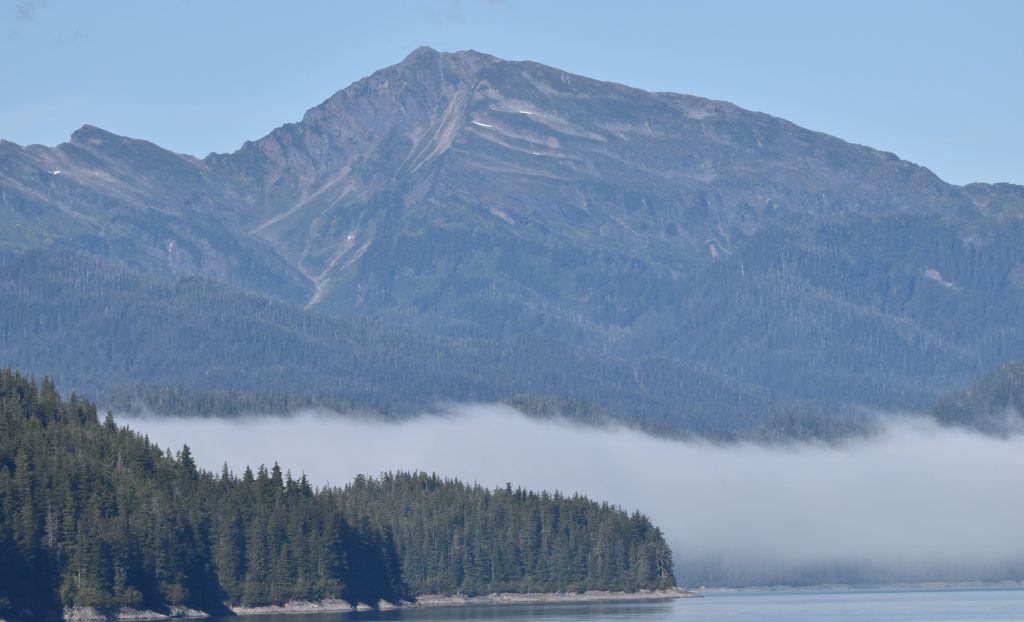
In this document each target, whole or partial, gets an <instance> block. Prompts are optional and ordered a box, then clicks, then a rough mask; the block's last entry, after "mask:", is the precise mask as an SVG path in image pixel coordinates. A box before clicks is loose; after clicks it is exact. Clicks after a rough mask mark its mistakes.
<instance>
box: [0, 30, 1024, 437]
mask: <svg viewBox="0 0 1024 622" xmlns="http://www.w3.org/2000/svg"><path fill="white" fill-rule="evenodd" d="M0 217H2V218H3V219H4V220H5V221H6V222H7V223H8V226H7V227H5V230H4V233H2V234H0V252H7V253H25V252H34V251H40V250H45V249H54V250H60V251H74V252H81V253H86V254H88V255H92V256H96V257H98V258H100V259H102V260H104V261H112V262H114V263H115V264H118V265H121V266H124V267H127V268H129V269H131V270H137V271H139V272H140V273H142V274H145V275H148V276H150V277H158V278H168V277H173V276H185V275H198V276H201V277H204V278H209V279H213V280H215V281H218V282H223V283H224V284H225V285H229V286H231V287H235V288H241V289H243V290H247V291H249V292H255V293H260V294H263V295H267V296H270V297H274V298H278V299H281V300H283V301H285V302H287V303H290V304H293V305H297V306H299V307H305V308H307V309H311V310H317V311H321V312H329V313H342V314H350V315H364V316H370V317H373V318H378V319H382V320H385V321H388V322H395V323H398V324H401V325H404V326H407V327H409V329H410V330H415V331H426V332H428V333H430V334H432V335H438V336H440V337H442V338H446V339H454V340H456V342H458V340H462V339H476V340H485V341H487V342H488V343H491V344H493V346H488V347H489V348H490V347H497V348H499V349H500V348H501V344H504V343H510V340H513V341H514V340H516V339H521V338H522V337H523V336H528V338H529V339H531V340H536V341H538V342H540V343H546V344H548V347H549V348H550V351H551V356H552V357H554V358H558V357H560V356H562V355H563V354H564V353H566V352H568V351H570V350H571V351H576V350H578V349H581V348H582V349H585V350H588V351H590V352H591V353H592V356H594V357H595V359H596V358H599V357H600V356H603V355H602V354H601V353H604V355H607V356H610V357H613V358H616V359H617V360H621V361H632V363H631V365H632V367H633V369H632V372H631V373H629V372H627V373H626V374H625V375H624V376H623V378H621V380H620V384H621V390H622V391H623V392H624V393H623V395H626V394H629V395H632V394H633V393H634V392H635V393H637V394H642V393H643V392H644V391H645V387H649V386H650V384H651V383H652V382H655V380H654V379H655V378H658V380H657V382H658V383H659V386H660V385H661V384H663V383H665V382H668V380H667V377H664V378H663V377H662V376H664V375H665V374H666V370H667V369H670V368H671V369H675V366H678V365H682V366H683V367H686V368H689V369H692V370H701V371H700V373H701V374H702V375H705V376H706V377H715V378H720V379H722V381H723V382H724V383H725V384H732V385H734V386H735V387H753V388H756V389H757V390H760V389H764V390H766V391H768V392H771V393H773V394H780V395H782V396H786V397H788V398H792V399H794V400H798V401H799V400H812V401H819V400H821V401H823V403H826V404H846V405H867V406H871V407H885V408H889V407H891V408H908V407H916V406H919V405H922V404H925V403H927V402H929V401H930V400H931V399H932V398H934V397H935V396H936V395H938V394H939V393H942V392H944V391H945V390H948V389H949V388H951V387H954V386H961V385H963V384H965V383H966V382H967V381H968V380H970V379H972V378H974V377H978V376H980V375H981V374H982V373H984V372H985V371H987V370H988V369H991V368H992V367H995V366H997V365H998V364H1000V363H1003V362H1005V361H1007V360H1012V359H1014V358H1020V357H1022V356H1024V335H1021V334H1019V333H1020V331H1018V330H1017V329H1016V322H1015V320H1014V318H1015V317H1019V314H1020V312H1021V311H1022V310H1024V253H1022V251H1021V250H1020V245H1019V240H1020V239H1021V238H1020V236H1021V235H1022V231H1024V188H1021V187H1019V186H1013V185H1010V184H971V185H968V186H963V187H960V186H954V185H950V184H947V183H945V182H943V181H942V180H941V179H939V178H938V177H936V176H935V175H934V174H933V173H931V172H930V171H929V170H928V169H926V168H924V167H921V166H918V165H916V164H912V163H909V162H906V161H903V160H900V159H899V158H898V157H896V156H895V155H893V154H889V153H885V152H881V151H877V150H874V149H871V148H869V147H864V146H859V145H853V144H850V143H847V142H844V141H842V140H840V139H838V138H834V137H831V136H828V135H825V134H821V133H818V132H813V131H809V130H806V129H803V128H800V127H798V126H796V125H794V124H792V123H789V122H787V121H785V120H782V119H778V118H775V117H772V116H770V115H767V114H762V113H755V112H750V111H746V110H743V109H741V108H739V107H737V106H734V105H732V104H729V103H726V102H720V101H713V100H707V99H702V98H699V97H694V96H689V95H679V94H673V93H648V92H645V91H641V90H638V89H633V88H629V87H626V86H622V85H617V84H611V83H607V82H600V81H596V80H592V79H589V78H585V77H581V76H576V75H572V74H569V73H566V72H562V71H560V70H557V69H554V68H551V67H546V66H544V65H540V64H537V63H533V62H510V61H504V60H501V59H498V58H495V57H493V56H488V55H486V54H481V53H478V52H473V51H466V52H456V53H440V52H437V51H435V50H431V49H429V48H420V49H418V50H416V51H414V52H413V53H412V54H410V55H409V56H408V57H407V58H406V59H405V60H403V61H402V62H401V63H399V64H397V65H394V66H392V67H388V68H385V69H382V70H380V71H378V72H376V73H374V74H373V75H371V76H369V77H368V78H365V79H363V80H360V81H358V82H356V83H354V84H352V85H351V86H349V87H347V88H345V89H343V90H341V91H339V92H338V93H336V94H335V95H333V96H332V97H330V98H329V99H327V100H326V101H325V102H323V103H322V104H320V105H319V106H317V107H315V108H312V109H310V110H309V111H308V112H307V113H306V114H305V115H304V116H303V118H302V119H301V120H300V121H298V122H296V123H290V124H286V125H284V126H282V127H280V128H278V129H276V130H274V131H272V132H271V133H270V134H268V135H267V136H265V137H263V138H261V139H259V140H255V141H252V142H247V143H246V144H245V145H243V146H242V147H241V148H240V149H239V150H238V151H236V152H234V153H231V154H211V155H209V156H207V157H206V158H204V159H201V160H200V159H197V158H193V157H191V156H186V155H179V154H173V153H170V152H168V151H166V150H163V149H161V148H159V147H157V146H156V145H153V144H151V143H147V142H145V141H138V140H133V139H129V138H124V137H119V136H116V135H113V134H110V133H108V132H104V131H103V130H100V129H98V128H93V127H90V126H85V127H83V128H82V129H80V130H78V131H77V132H75V134H74V135H73V136H72V137H71V140H70V142H68V143H65V144H62V145H59V146H57V147H54V148H47V147H41V146H28V147H24V148H23V147H20V146H17V145H14V144H13V143H9V142H2V143H0ZM16 263H17V262H11V263H9V264H8V265H15V264H16ZM8 278H9V279H15V280H16V279H17V276H16V275H9V276H8ZM588 356H590V355H588ZM553 360H554V359H553ZM215 362H216V361H196V364H197V365H199V366H202V365H209V364H215ZM11 363H12V364H19V361H11ZM267 364H268V365H269V364H270V363H269V362H268V363H267ZM510 364H512V365H516V364H519V365H522V364H524V362H523V361H520V363H515V362H511V361H510ZM22 366H24V364H22ZM47 371H50V372H52V373H57V374H58V376H60V373H61V370H59V369H53V368H49V369H48V370H47ZM139 380H140V381H145V380H147V379H146V378H140V379H139ZM228 384H229V385H230V384H231V383H230V382H228ZM555 384H557V383H555ZM570 384H571V385H572V386H573V387H574V388H572V389H571V390H569V393H571V395H559V397H572V398H574V399H575V398H584V399H585V398H587V397H588V393H587V389H586V388H585V386H586V382H585V379H582V378H578V379H576V381H575V382H573V383H570ZM223 388H225V389H232V388H235V387H233V386H225V387H223ZM529 390H530V391H532V390H533V388H529ZM745 392H747V389H746V388H744V389H743V390H737V391H727V392H726V393H729V394H738V393H745ZM454 393H455V394H453V395H452V396H451V397H452V399H464V398H466V397H467V396H468V394H467V395H462V394H459V392H458V391H455V392H454ZM590 397H593V396H590ZM625 401H627V402H628V400H625ZM659 408H661V409H662V410H664V408H665V407H664V406H662V407H659ZM680 408H681V409H682V410H685V409H686V406H685V405H682V406H680ZM670 410H671V409H670ZM662 416H663V417H664V418H665V419H667V420H673V419H677V418H679V417H684V416H685V413H680V412H664V413H662Z"/></svg>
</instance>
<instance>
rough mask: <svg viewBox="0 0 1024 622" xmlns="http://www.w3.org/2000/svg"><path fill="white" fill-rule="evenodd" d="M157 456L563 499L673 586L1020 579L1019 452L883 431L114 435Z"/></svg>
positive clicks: (262, 430)
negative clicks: (617, 525) (651, 562)
mask: <svg viewBox="0 0 1024 622" xmlns="http://www.w3.org/2000/svg"><path fill="white" fill-rule="evenodd" d="M118 420H119V422H120V423H122V424H127V425H129V426H130V427H131V428H132V429H134V430H137V431H141V432H144V433H146V434H148V435H149V436H150V438H151V440H154V441H156V442H158V443H159V444H160V445H161V446H162V447H168V446H169V447H171V448H173V449H179V448H180V447H181V445H182V444H185V443H187V444H188V445H189V447H191V449H192V451H193V454H194V455H195V458H196V460H197V462H198V463H199V464H200V465H201V466H203V467H205V468H207V469H209V470H213V471H219V469H220V467H221V465H222V464H223V462H225V461H226V462H227V463H228V465H229V467H230V468H231V469H232V470H233V471H235V472H236V473H240V472H241V471H242V470H244V468H245V466H246V465H252V466H253V467H256V466H258V465H260V464H268V465H269V464H272V463H273V462H274V461H277V462H278V463H280V464H281V466H282V468H285V469H290V470H291V472H292V473H293V475H295V476H296V477H297V476H298V475H299V474H300V473H303V472H304V473H305V474H306V475H307V476H309V478H310V480H311V482H313V483H314V484H318V485H326V484H332V485H343V484H345V483H347V482H348V481H350V480H351V479H352V478H353V477H355V476H356V475H357V474H360V473H364V474H371V475H375V474H379V473H381V472H384V471H389V470H423V471H428V472H436V473H438V474H440V475H442V476H450V477H458V478H459V479H462V480H464V481H468V482H478V483H480V484H482V485H484V486H488V487H494V486H499V485H500V486H504V485H505V483H506V482H511V483H512V485H513V486H522V487H525V488H530V489H534V490H540V489H546V490H549V491H553V490H559V491H562V492H563V493H569V494H571V493H573V492H580V493H582V494H586V495H587V496H589V497H591V498H592V499H596V500H607V501H609V502H611V503H614V504H616V505H619V506H622V507H623V508H625V509H627V510H630V511H632V510H635V509H639V510H640V511H641V512H643V513H645V514H647V515H648V516H650V517H651V519H652V520H653V521H654V523H655V524H656V525H658V526H660V527H661V528H662V530H663V531H664V533H665V536H666V539H667V540H668V542H669V544H670V545H671V546H672V549H673V552H674V554H675V556H676V564H677V578H678V579H679V581H680V583H683V584H687V585H691V586H697V585H755V584H757V585H766V584H791V585H795V584H809V583H829V582H844V583H846V582H850V583H862V582H887V581H929V580H941V581H968V580H986V581H992V580H1000V579H1018V580H1019V579H1024V537H1021V535H1020V534H1021V528H1022V527H1021V526H1022V525H1024V436H1013V437H1010V438H1007V439H999V438H993V437H988V436H984V435H981V434H977V433H973V432H968V431H965V430H959V429H949V428H942V427H939V426H937V425H935V424H933V423H930V422H929V421H927V420H922V419H915V418H908V417H887V418H885V421H886V423H885V426H884V431H883V432H882V433H881V434H879V435H877V436H875V437H872V438H869V439H856V440H852V441H849V442H847V443H845V444H843V445H841V446H827V445H820V444H793V445H786V446H758V445H752V444H731V445H716V444H711V443H707V442H702V441H678V440H665V439H659V438H654V437H652V436H649V435H646V434H643V433H641V432H636V431H633V430H629V429H625V428H622V427H583V426H578V425H574V424H571V423H568V422H565V421H561V420H538V419H533V418H529V417H525V416H523V415H522V414H520V413H518V412H516V411H515V410H513V409H511V408H508V407H504V406H489V405H467V406H455V407H451V408H449V409H447V410H446V412H444V413H440V414H433V415H423V416H420V417H416V418H413V419H409V420H404V421H399V422H382V421H379V420H375V419H372V418H361V417H352V416H340V415H336V414H333V413H314V412H306V413H300V414H296V415H293V416H287V417H285V416H282V417H269V416H254V417H246V418H235V419H216V418H214V419H195V418H188V419H185V418H173V417H172V418H129V417H119V418H118Z"/></svg>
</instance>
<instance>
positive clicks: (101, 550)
mask: <svg viewBox="0 0 1024 622" xmlns="http://www.w3.org/2000/svg"><path fill="white" fill-rule="evenodd" d="M0 559H2V560H3V563H2V564H0V615H3V616H12V615H17V614H19V612H24V611H26V610H29V611H32V612H35V613H36V614H50V613H55V612H57V611H59V610H60V609H61V608H62V607H64V606H69V605H79V606H95V607H100V608H111V607H117V606H121V605H131V606H135V607H146V608H151V609H156V610H160V609H162V608H164V607H167V606H169V605H187V606H191V607H195V608H198V609H202V610H205V611H210V612H218V611H221V612H223V611H225V609H224V603H229V604H250V605H256V604H269V603H281V602H284V601H287V600H290V599H308V600H315V599H324V598H342V599H345V600H348V601H350V602H368V603H376V602H377V601H378V600H379V599H385V600H389V601H396V600H400V599H403V598H410V597H413V596H415V595H416V594H421V593H424V592H428V591H429V592H434V591H437V592H462V593H466V594H476V593H482V592H490V591H494V590H510V591H523V590H534V591H536V590H581V589H592V588H600V589H613V590H637V589H641V588H661V587H668V586H672V585H674V584H675V580H674V577H673V575H672V557H671V552H670V551H669V549H668V547H667V545H666V544H665V542H664V539H663V538H662V535H661V533H660V531H659V530H658V529H657V528H655V527H653V526H652V525H651V524H650V522H649V521H648V519H647V518H646V517H644V516H642V515H639V514H633V515H627V514H626V513H625V512H623V511H622V510H620V509H618V508H615V507H610V506H608V505H599V504H596V503H594V502H592V501H589V500H587V499H585V498H582V497H578V496H574V497H565V496H562V495H558V494H554V495H549V494H547V493H541V494H536V493H531V492H526V491H522V490H512V489H511V487H509V488H507V489H499V490H496V491H494V492H490V491H487V490H484V489H482V488H480V487H478V486H468V485H465V484H462V483H460V482H458V481H456V480H442V479H439V478H438V477H436V476H427V475H423V474H408V473H397V474H385V475H383V476H382V477H381V478H380V479H367V478H363V477H360V478H358V479H357V480H356V481H355V483H353V484H351V485H349V486H347V487H345V488H341V489H338V488H326V489H319V490H317V489H314V488H313V487H312V486H311V485H310V484H309V482H308V481H307V480H306V478H305V477H304V476H303V477H299V478H295V477H292V475H291V474H290V473H288V472H282V469H281V468H280V467H279V466H278V465H276V464H275V465H274V466H273V467H271V468H267V467H265V466H261V467H259V468H258V469H257V470H256V471H255V472H253V471H252V470H251V469H248V468H247V469H246V470H245V472H244V474H243V475H241V476H240V477H238V476H236V475H234V474H232V473H230V472H229V471H228V470H227V467H226V466H225V468H224V469H223V470H222V472H221V473H219V474H213V473H209V472H206V471H204V470H202V469H199V468H197V467H196V464H195V461H194V459H193V457H192V455H191V452H190V451H189V449H188V447H187V446H186V447H183V448H182V449H181V450H180V451H178V452H176V453H172V452H171V451H170V450H167V451H164V450H162V449H161V448H159V447H157V446H156V445H154V444H152V443H151V442H150V441H149V440H148V438H146V437H143V436H140V435H138V434H137V433H135V432H132V431H130V430H128V429H125V428H118V427H117V426H116V425H115V423H114V421H113V420H112V418H111V417H110V416H109V415H108V416H107V417H106V419H105V420H103V421H100V419H99V417H98V416H97V412H96V408H95V406H94V405H93V404H92V403H90V402H88V401H86V400H83V399H81V398H79V397H78V396H76V395H72V396H71V397H70V398H68V399H66V400H64V399H62V398H61V396H60V395H59V394H58V393H57V391H56V390H55V388H54V384H53V382H52V381H51V380H49V379H45V380H43V381H42V382H41V383H36V382H35V381H33V380H31V379H29V378H26V377H25V376H22V375H19V374H17V373H12V372H10V371H7V370H4V371H0Z"/></svg>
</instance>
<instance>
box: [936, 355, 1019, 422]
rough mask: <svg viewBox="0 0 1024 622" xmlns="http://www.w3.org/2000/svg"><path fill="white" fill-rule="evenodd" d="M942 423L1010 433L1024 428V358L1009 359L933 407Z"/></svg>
mask: <svg viewBox="0 0 1024 622" xmlns="http://www.w3.org/2000/svg"><path fill="white" fill-rule="evenodd" d="M931 412H932V415H934V416H935V418H936V419H938V420H939V421H940V422H941V423H944V424H946V425H956V426H963V427H969V428H975V429H979V430H982V431H983V432H986V433H989V434H996V435H1006V434H1009V433H1011V432H1014V431H1016V432H1019V431H1021V430H1024V360H1021V361H1014V362H1012V363H1007V364H1006V365H1003V366H1001V367H999V368H998V369H996V370H994V371H993V372H991V373H989V374H988V375H986V376H985V377H984V378H982V379H981V380H979V381H978V382H976V383H975V384H973V385H971V386H970V387H968V388H967V389H965V390H964V391H961V392H958V393H953V394H951V395H947V396H946V397H944V398H943V399H941V400H939V401H938V402H937V403H936V404H935V406H933V407H932V410H931Z"/></svg>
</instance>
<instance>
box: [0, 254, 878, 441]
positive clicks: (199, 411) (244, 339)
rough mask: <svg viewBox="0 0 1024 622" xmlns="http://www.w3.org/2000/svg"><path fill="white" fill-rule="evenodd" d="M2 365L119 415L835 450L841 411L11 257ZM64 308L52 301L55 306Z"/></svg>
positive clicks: (617, 358)
mask: <svg viewBox="0 0 1024 622" xmlns="http://www.w3.org/2000/svg"><path fill="white" fill-rule="evenodd" d="M0 274H6V275H7V276H8V277H9V279H8V280H7V281H5V282H0V292H7V293H8V294H10V295H6V296H0V337H2V339H0V360H2V361H4V362H5V363H6V364H10V365H12V366H15V365H16V366H18V367H20V368H22V369H26V370H30V371H32V372H34V373H39V374H42V373H45V371H46V370H47V369H49V368H50V367H53V368H56V369H58V370H60V373H58V374H55V379H56V381H57V382H58V384H59V385H60V386H63V387H75V388H77V390H79V391H80V392H82V393H84V394H87V395H89V396H90V397H94V396H99V398H101V399H102V400H103V401H104V403H106V404H107V405H108V406H109V407H111V408H114V409H116V410H117V411H118V412H158V413H167V414H182V415H194V416H210V415H232V414H245V413H254V412H257V413H259V412H264V413H266V412H269V413H281V412H291V411H292V410H293V409H297V408H306V407H318V406H322V407H327V408H332V409H336V410H342V411H347V410H350V409H359V410H369V411H373V412H378V413H384V414H389V415H391V416H405V415H409V414H416V413H418V412H421V411H423V410H428V409H433V408H437V407H438V406H437V405H438V403H439V402H446V401H451V400H458V401H465V402H472V401H491V402H494V401H504V402H509V403H511V404H513V405H515V406H517V407H519V408H523V409H524V410H526V411H527V412H530V413H533V414H545V415H554V414H567V415H569V416H571V417H572V418H575V419H576V420H578V421H584V422H599V421H601V420H604V419H608V418H611V419H615V420H618V421H621V422H624V423H627V424H630V425H637V426H640V427H642V428H644V429H648V430H652V431H658V432H663V433H670V434H684V433H696V434H701V435H704V436H708V437H712V438H722V439H733V438H748V439H763V438H766V437H768V436H770V435H778V436H810V437H815V438H828V439H832V438H837V437H839V436H842V435H843V434H848V433H850V432H851V431H856V430H859V429H861V428H859V427H857V426H860V425H861V423H860V422H859V421H858V420H857V419H856V418H854V417H853V416H852V415H850V416H846V415H847V413H844V412H843V411H841V410H839V409H830V410H828V411H825V410H824V409H820V408H816V407H815V406H814V405H813V404H810V403H806V404H805V403H800V402H799V401H796V400H792V399H782V397H781V396H778V395H773V394H772V393H771V392H770V391H766V390H764V389H759V388H757V387H752V386H746V385H736V384H734V383H732V382H730V381H729V380H728V379H726V378H722V377H721V376H720V375H718V374H714V373H710V372H708V371H707V370H705V369H702V368H700V367H697V366H694V365H690V364H688V363H686V362H685V361H681V360H675V359H672V358H670V357H667V356H654V355H653V354H652V355H650V356H643V355H638V356H636V357H632V356H626V355H616V354H615V353H614V352H611V351H608V350H605V349H599V347H598V346H597V345H596V344H593V343H587V342H586V341H577V342H572V340H570V339H568V338H566V341H560V340H558V339H555V338H552V339H545V338H544V335H543V334H529V333H524V334H522V335H519V336H516V337H515V338H511V339H507V340H500V341H499V340H497V339H491V338H485V337H477V338H458V337H454V336H450V335H443V334H441V335H439V334H433V333H430V332H425V331H417V330H414V329H412V328H410V327H408V326H406V325H404V324H402V323H399V322H397V321H393V320H392V321H389V320H380V319H373V318H366V317H362V316H348V315H338V314H330V313H320V312H316V311H312V310H304V309H302V308H300V307H296V306H294V305H291V304H288V303H285V302H282V301H280V300H277V299H273V298H268V297H266V296H264V295H260V294H258V293H255V292H249V291H242V290H238V289H235V288H232V287H229V286H225V285H223V284H220V283H216V282H212V281H209V280H207V279H203V278H200V277H187V278H179V279H173V280H164V279H156V278H150V277H145V276H143V275H141V274H139V273H137V272H135V271H133V270H130V269H128V268H124V267H121V266H117V265H115V264H112V263H110V262H108V261H105V260H100V259H96V258H92V257H89V256H85V255H82V254H80V253H41V252H37V253H19V254H3V253H0ZM55 300H57V301H61V302H60V304H53V301H55Z"/></svg>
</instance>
